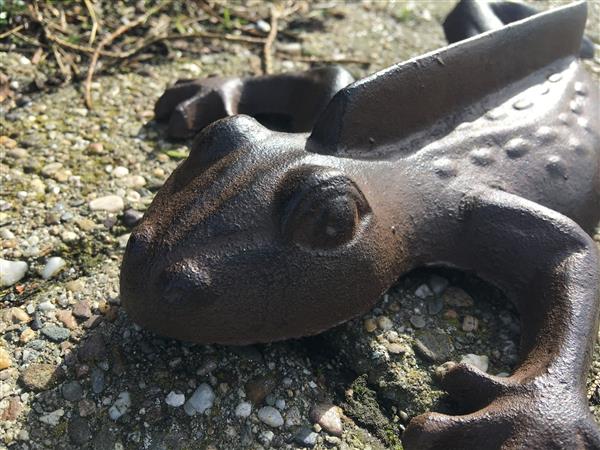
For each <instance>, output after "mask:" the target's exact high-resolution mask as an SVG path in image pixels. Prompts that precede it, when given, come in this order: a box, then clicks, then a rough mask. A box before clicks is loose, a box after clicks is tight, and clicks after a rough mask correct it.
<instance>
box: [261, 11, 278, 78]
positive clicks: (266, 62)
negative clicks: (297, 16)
mask: <svg viewBox="0 0 600 450" xmlns="http://www.w3.org/2000/svg"><path fill="white" fill-rule="evenodd" d="M280 13H281V11H280V10H279V9H278V8H277V7H276V6H272V7H271V29H270V30H269V34H268V35H267V39H266V40H265V44H264V46H263V59H262V71H263V73H264V74H265V75H268V74H270V73H273V43H274V42H275V39H277V26H278V24H277V20H278V19H279V16H280Z"/></svg>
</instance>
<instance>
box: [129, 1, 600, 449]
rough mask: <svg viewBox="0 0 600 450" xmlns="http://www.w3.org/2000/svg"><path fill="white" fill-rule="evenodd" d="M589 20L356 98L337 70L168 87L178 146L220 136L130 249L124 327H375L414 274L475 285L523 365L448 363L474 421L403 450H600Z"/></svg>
mask: <svg viewBox="0 0 600 450" xmlns="http://www.w3.org/2000/svg"><path fill="white" fill-rule="evenodd" d="M463 3H467V2H463ZM479 11H480V12H481V11H484V10H483V9H482V10H479ZM489 11H492V12H493V10H488V13H489ZM484 13H485V11H484ZM469 14H472V16H471V17H466V19H465V20H467V19H469V20H471V19H473V17H475V16H476V14H474V13H469ZM585 20H586V5H585V3H581V2H579V3H575V4H572V5H568V6H563V7H560V8H557V9H555V10H552V11H550V12H545V13H540V14H535V15H533V16H531V17H529V18H525V19H523V20H517V21H515V22H513V23H510V24H507V25H503V26H501V27H500V28H498V29H495V30H492V31H489V32H486V33H483V34H479V35H477V36H474V37H472V38H470V39H468V40H465V41H462V42H459V43H456V44H454V45H450V46H448V47H446V48H443V49H441V50H438V51H435V52H432V53H428V54H426V55H424V56H421V57H418V58H415V59H413V60H410V61H407V62H404V63H401V64H398V65H395V66H392V67H390V68H388V69H385V70H382V71H380V72H377V73H375V74H373V75H371V76H369V77H367V78H365V79H362V80H359V81H357V82H355V83H353V84H350V85H349V86H347V87H342V86H343V85H344V84H346V83H348V82H350V77H349V75H348V74H347V73H346V72H344V71H342V70H341V69H326V70H317V71H311V72H307V73H306V74H291V75H289V74H288V75H282V76H275V77H268V78H248V79H208V80H201V81H195V82H188V83H185V84H183V83H182V84H178V85H176V86H175V87H173V88H171V89H168V90H167V92H166V93H165V94H164V95H163V97H162V98H161V99H160V100H159V102H158V103H157V107H156V114H157V118H164V119H168V118H170V127H169V130H170V133H171V134H172V135H175V136H181V135H185V134H188V133H192V132H193V131H194V130H196V129H200V128H203V127H205V126H206V125H208V126H206V127H205V128H204V129H203V130H202V132H200V133H199V134H198V135H197V137H196V139H195V140H194V143H193V145H192V150H191V153H190V156H189V157H188V158H187V159H186V160H185V161H184V162H183V163H182V164H181V165H180V166H179V167H178V168H177V169H176V170H175V172H174V173H173V174H172V175H171V177H170V178H169V180H168V181H167V182H166V184H165V185H164V186H163V188H162V189H161V190H160V191H159V192H158V194H157V195H156V198H155V199H154V201H153V203H152V205H151V206H150V208H149V209H148V211H147V213H146V215H145V217H144V219H143V220H142V221H141V223H140V225H139V226H138V227H137V228H136V230H135V231H134V232H133V233H132V235H131V238H130V240H129V244H128V246H127V250H126V253H125V258H124V261H123V267H122V272H121V296H122V301H123V304H124V306H125V307H126V308H127V311H128V313H129V315H130V316H131V318H132V319H133V320H134V321H136V322H138V323H139V324H141V325H143V326H145V327H147V328H149V329H152V330H155V331H156V332H158V333H160V334H163V335H166V336H171V337H174V338H178V339H182V340H187V341H194V342H201V343H222V344H249V343H253V342H268V341H276V340H281V339H287V338H293V337H299V336H306V335H311V334H315V333H319V332H321V331H323V330H326V329H328V328H331V327H332V326H335V325H337V324H339V323H341V322H344V321H346V320H348V319H350V318H352V317H355V316H357V315H360V314H363V313H365V312H366V311H368V310H369V309H370V308H371V307H372V306H373V305H374V303H375V302H376V301H377V299H378V298H379V297H380V295H381V294H382V293H383V292H384V291H385V290H387V289H388V288H389V287H390V286H391V285H392V284H393V283H394V282H395V281H396V280H397V279H398V277H399V276H400V275H402V274H403V273H406V272H407V271H409V270H411V269H413V268H415V267H419V266H424V265H447V266H452V267H458V268H463V269H465V270H470V271H474V272H476V273H477V274H479V275H480V276H481V277H482V278H483V279H485V280H488V281H489V282H491V283H493V284H495V285H496V286H498V287H500V288H501V289H503V290H504V292H505V293H506V294H507V295H508V296H509V297H510V298H511V299H512V300H513V301H514V302H515V303H516V305H517V307H518V309H519V312H520V316H521V322H522V323H521V327H522V342H521V352H522V358H521V361H520V363H519V366H518V367H517V369H516V371H515V373H514V374H512V375H511V376H510V377H507V378H501V377H496V376H492V375H488V374H486V373H482V372H480V371H478V370H477V369H475V368H473V367H471V366H468V365H462V364H447V365H444V366H443V367H442V368H441V369H440V379H441V384H442V386H443V387H444V388H445V389H447V391H448V392H449V393H450V394H451V395H453V396H454V397H456V398H457V399H459V400H461V401H462V402H463V404H464V405H465V406H466V407H467V408H470V410H471V411H472V413H471V414H467V415H461V416H451V415H443V414H438V413H428V414H425V415H422V416H419V417H417V418H415V419H414V420H413V421H412V422H411V423H410V425H409V427H408V429H407V430H406V433H405V434H404V436H403V440H404V443H405V445H406V447H407V448H410V449H414V448H419V449H454V448H456V449H466V448H511V449H512V448H536V449H542V448H544V449H547V448H556V449H571V448H600V432H599V430H598V427H597V425H596V424H595V423H594V420H593V418H592V417H591V415H590V412H589V410H588V406H587V401H586V396H585V376H586V371H587V369H588V367H589V364H590V359H591V352H592V346H593V342H594V337H595V335H596V331H597V329H598V328H597V327H598V309H599V308H598V305H599V296H600V286H599V268H598V267H599V262H598V255H597V249H596V247H595V244H594V242H593V241H592V239H591V238H590V236H589V235H588V234H586V231H588V232H589V231H591V230H592V229H593V227H594V226H595V225H596V224H597V223H598V220H599V219H600V112H599V109H600V108H599V99H600V93H599V89H598V85H597V83H595V82H593V81H592V80H591V79H590V77H589V76H588V75H587V74H586V73H585V71H584V70H583V67H582V65H581V63H580V62H579V60H578V55H579V52H580V47H581V42H582V33H583V28H584V24H585ZM508 21H510V20H507V22H508ZM338 90H339V92H337V93H336V94H335V95H333V94H334V93H335V92H336V91H338ZM332 96H333V97H332ZM330 97H332V98H331V100H330V101H329V99H330ZM323 108H324V109H323ZM321 109H323V111H322V112H321V113H320V114H318V113H319V111H320V110H321ZM244 112H245V113H250V114H253V115H255V116H257V117H258V119H259V120H260V121H262V123H264V124H266V125H268V126H271V127H273V128H277V129H279V130H284V131H275V130H273V129H271V128H268V126H264V125H262V124H261V123H260V122H259V121H257V120H255V119H253V118H252V117H249V116H247V115H240V114H238V113H244ZM317 114H318V116H317ZM226 116H231V117H226ZM220 117H226V118H224V119H221V120H216V119H219V118H220ZM213 121H214V123H211V122H213ZM310 130H312V132H311V134H310V135H309V134H308V133H301V132H300V131H310ZM286 131H287V132H286ZM584 230H585V231H584Z"/></svg>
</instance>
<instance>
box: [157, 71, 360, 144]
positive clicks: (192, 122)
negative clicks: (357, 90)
mask: <svg viewBox="0 0 600 450" xmlns="http://www.w3.org/2000/svg"><path fill="white" fill-rule="evenodd" d="M352 81H354V80H353V78H352V76H351V75H350V74H349V73H348V72H347V71H346V70H345V69H342V68H341V67H337V66H331V67H324V68H317V69H312V70H307V71H305V72H296V73H285V74H281V75H269V76H259V77H246V78H220V77H213V78H204V79H199V80H191V81H190V80H181V81H180V82H177V83H176V84H175V85H174V86H172V87H170V88H168V89H167V90H166V91H165V93H164V94H163V95H162V96H161V97H160V98H159V99H158V101H157V102H156V105H155V107H154V113H155V117H156V120H158V121H168V123H169V125H168V135H169V136H170V137H172V138H187V137H191V136H193V135H194V134H196V133H197V132H198V131H200V130H201V129H203V128H204V127H206V126H207V125H210V124H211V123H212V122H214V121H216V120H218V119H222V118H224V117H228V116H232V115H235V114H247V115H249V116H252V117H254V118H255V119H257V120H258V121H259V122H261V123H263V125H265V126H267V127H269V128H271V129H275V130H281V131H289V132H308V131H310V130H311V129H312V127H313V125H314V123H315V121H316V118H317V116H318V115H319V113H320V112H321V111H322V110H323V109H324V108H325V106H326V105H327V103H328V102H329V100H330V99H331V98H332V97H333V95H334V94H335V93H336V92H337V91H339V90H340V89H342V88H343V87H345V86H346V85H348V84H350V83H351V82H352Z"/></svg>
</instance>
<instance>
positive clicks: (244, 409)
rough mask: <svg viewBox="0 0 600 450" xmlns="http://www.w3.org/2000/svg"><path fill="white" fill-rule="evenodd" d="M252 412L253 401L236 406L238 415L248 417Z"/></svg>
mask: <svg viewBox="0 0 600 450" xmlns="http://www.w3.org/2000/svg"><path fill="white" fill-rule="evenodd" d="M251 413H252V403H250V402H242V403H240V404H239V405H237V406H236V408H235V415H236V417H242V418H246V417H248V416H249V415H250V414H251Z"/></svg>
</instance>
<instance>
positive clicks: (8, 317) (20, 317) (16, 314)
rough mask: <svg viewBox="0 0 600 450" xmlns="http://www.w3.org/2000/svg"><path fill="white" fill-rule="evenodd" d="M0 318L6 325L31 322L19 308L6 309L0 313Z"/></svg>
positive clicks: (27, 315)
mask: <svg viewBox="0 0 600 450" xmlns="http://www.w3.org/2000/svg"><path fill="white" fill-rule="evenodd" d="M0 318H2V320H4V321H5V322H8V323H26V322H29V321H30V320H31V318H30V317H29V314H27V313H26V312H25V311H23V310H22V309H21V308H16V307H13V308H8V309H7V310H5V311H3V312H2V311H0Z"/></svg>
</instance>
